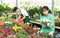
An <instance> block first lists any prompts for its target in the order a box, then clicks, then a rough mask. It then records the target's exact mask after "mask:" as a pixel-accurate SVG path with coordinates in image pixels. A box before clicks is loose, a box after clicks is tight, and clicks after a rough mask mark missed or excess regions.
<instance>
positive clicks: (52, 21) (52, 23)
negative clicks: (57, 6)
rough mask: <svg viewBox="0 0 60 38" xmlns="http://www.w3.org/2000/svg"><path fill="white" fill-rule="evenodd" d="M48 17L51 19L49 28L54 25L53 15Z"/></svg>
mask: <svg viewBox="0 0 60 38" xmlns="http://www.w3.org/2000/svg"><path fill="white" fill-rule="evenodd" d="M50 19H51V25H50V26H48V27H49V28H51V27H54V17H53V15H51V17H50Z"/></svg>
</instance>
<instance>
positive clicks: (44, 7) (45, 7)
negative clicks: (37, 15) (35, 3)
mask: <svg viewBox="0 0 60 38" xmlns="http://www.w3.org/2000/svg"><path fill="white" fill-rule="evenodd" d="M43 9H46V10H49V8H48V7H47V6H43V7H42V12H41V14H42V15H44V14H43ZM50 12H51V10H49V12H48V13H50Z"/></svg>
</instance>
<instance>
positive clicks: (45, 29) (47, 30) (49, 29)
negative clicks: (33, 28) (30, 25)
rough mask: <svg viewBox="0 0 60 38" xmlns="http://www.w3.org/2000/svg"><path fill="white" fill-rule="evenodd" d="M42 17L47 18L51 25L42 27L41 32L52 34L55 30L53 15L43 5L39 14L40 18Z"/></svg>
mask: <svg viewBox="0 0 60 38" xmlns="http://www.w3.org/2000/svg"><path fill="white" fill-rule="evenodd" d="M44 18H46V19H49V20H50V21H51V25H50V26H47V27H42V29H41V33H44V34H49V35H52V34H53V33H54V30H55V26H54V17H53V15H52V14H50V13H49V8H48V7H47V6H44V7H43V8H42V13H41V15H40V20H41V19H44Z"/></svg>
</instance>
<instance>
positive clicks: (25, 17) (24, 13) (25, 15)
mask: <svg viewBox="0 0 60 38" xmlns="http://www.w3.org/2000/svg"><path fill="white" fill-rule="evenodd" d="M14 12H16V13H17V15H16V16H17V17H18V19H19V18H20V15H22V16H23V17H22V18H21V20H23V21H24V23H30V17H29V15H28V13H27V11H26V10H24V9H19V8H18V7H14Z"/></svg>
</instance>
